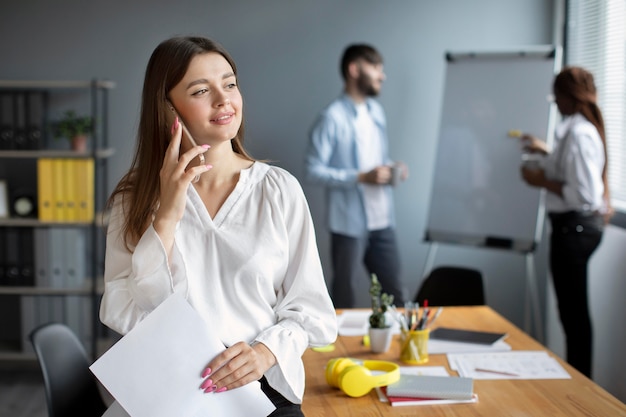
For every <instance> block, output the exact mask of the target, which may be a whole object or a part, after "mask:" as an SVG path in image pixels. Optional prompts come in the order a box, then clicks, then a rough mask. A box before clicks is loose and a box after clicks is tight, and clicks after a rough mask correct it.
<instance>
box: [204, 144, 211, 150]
mask: <svg viewBox="0 0 626 417" xmlns="http://www.w3.org/2000/svg"><path fill="white" fill-rule="evenodd" d="M202 147H203V148H204V149H209V148H210V146H209V145H207V144H204V145H202Z"/></svg>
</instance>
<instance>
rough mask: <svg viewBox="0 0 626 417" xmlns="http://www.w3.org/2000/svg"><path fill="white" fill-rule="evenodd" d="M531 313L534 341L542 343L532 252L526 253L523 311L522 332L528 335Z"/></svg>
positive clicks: (542, 336) (537, 291)
mask: <svg viewBox="0 0 626 417" xmlns="http://www.w3.org/2000/svg"><path fill="white" fill-rule="evenodd" d="M531 312H532V316H533V317H534V319H535V331H536V334H535V336H536V339H537V340H538V341H539V342H540V343H543V338H544V335H543V321H542V320H541V308H540V307H539V288H538V287H537V277H536V274H535V256H534V254H533V252H527V253H526V307H525V309H524V331H525V332H526V333H528V334H531V333H530V323H531V318H530V316H531Z"/></svg>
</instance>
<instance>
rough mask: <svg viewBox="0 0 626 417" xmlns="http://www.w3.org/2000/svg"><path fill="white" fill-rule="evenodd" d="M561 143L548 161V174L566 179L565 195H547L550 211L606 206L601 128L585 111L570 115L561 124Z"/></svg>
mask: <svg viewBox="0 0 626 417" xmlns="http://www.w3.org/2000/svg"><path fill="white" fill-rule="evenodd" d="M556 138H557V141H558V142H557V144H556V147H555V149H554V151H553V152H552V153H551V154H550V155H548V157H547V158H546V159H545V160H544V164H543V167H544V169H545V173H546V177H547V178H549V179H553V180H558V181H563V191H562V193H563V198H561V197H560V196H558V195H556V194H554V193H547V194H546V208H547V210H548V211H550V212H564V211H569V210H580V211H595V210H602V209H604V202H603V194H604V182H603V180H602V170H603V169H604V163H605V158H604V146H603V144H602V138H600V134H599V133H598V130H597V129H596V128H595V126H594V125H593V124H591V122H589V121H588V120H587V119H586V118H585V117H584V116H582V115H581V114H578V113H577V114H574V115H572V116H569V117H567V118H565V119H563V121H562V122H561V123H560V124H559V125H558V126H557V129H556Z"/></svg>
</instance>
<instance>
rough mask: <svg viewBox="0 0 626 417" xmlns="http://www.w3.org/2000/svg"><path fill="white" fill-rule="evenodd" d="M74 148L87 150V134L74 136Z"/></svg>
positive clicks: (78, 150)
mask: <svg viewBox="0 0 626 417" xmlns="http://www.w3.org/2000/svg"><path fill="white" fill-rule="evenodd" d="M71 142H72V150H73V151H76V152H87V135H77V136H74V137H73V138H72V141H71Z"/></svg>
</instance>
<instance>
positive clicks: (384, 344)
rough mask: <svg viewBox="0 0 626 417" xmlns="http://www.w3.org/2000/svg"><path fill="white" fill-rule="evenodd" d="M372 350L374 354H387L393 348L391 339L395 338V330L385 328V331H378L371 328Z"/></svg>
mask: <svg viewBox="0 0 626 417" xmlns="http://www.w3.org/2000/svg"><path fill="white" fill-rule="evenodd" d="M369 336H370V349H371V350H372V352H374V353H385V352H387V351H388V350H389V347H390V346H391V338H392V336H393V329H392V328H391V327H385V328H383V329H376V328H373V327H370V329H369Z"/></svg>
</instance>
